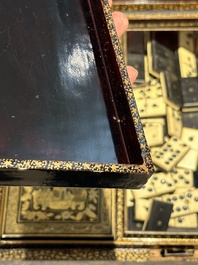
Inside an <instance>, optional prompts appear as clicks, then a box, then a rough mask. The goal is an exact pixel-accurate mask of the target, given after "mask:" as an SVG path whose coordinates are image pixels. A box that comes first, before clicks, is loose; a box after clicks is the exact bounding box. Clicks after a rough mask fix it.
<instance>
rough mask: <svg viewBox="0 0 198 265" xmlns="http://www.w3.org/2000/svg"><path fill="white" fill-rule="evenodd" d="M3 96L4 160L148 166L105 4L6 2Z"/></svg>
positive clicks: (0, 153)
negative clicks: (145, 164) (108, 25)
mask: <svg viewBox="0 0 198 265" xmlns="http://www.w3.org/2000/svg"><path fill="white" fill-rule="evenodd" d="M96 2H97V3H96ZM0 91H1V97H0V159H1V160H2V161H3V160H4V161H5V160H10V159H11V160H12V161H15V162H14V167H16V164H17V162H16V161H19V162H20V161H27V160H29V161H64V162H67V161H73V162H77V163H84V162H86V163H102V164H103V163H105V164H109V163H110V164H136V165H142V164H143V163H144V161H143V160H144V159H143V157H142V152H141V147H140V143H139V141H138V137H137V134H136V129H135V125H134V121H133V118H132V116H131V109H130V107H129V104H128V99H127V96H126V93H125V91H124V86H123V80H122V77H121V71H120V68H119V66H118V64H117V59H116V55H115V51H114V49H113V45H112V40H111V36H110V33H109V31H108V27H107V24H106V19H105V15H104V13H103V7H102V3H101V1H100V0H97V1H79V0H56V1H52V0H42V1H33V0H32V1H28V2H27V1H25V0H19V1H14V0H6V1H5V0H3V1H1V3H0ZM1 167H2V168H3V166H1ZM82 167H83V166H82ZM8 168H12V166H9V167H8ZM41 169H43V168H41ZM47 169H48V168H47ZM58 169H64V168H60V167H58ZM74 170H75V167H74ZM88 170H89V169H88ZM111 170H112V169H111Z"/></svg>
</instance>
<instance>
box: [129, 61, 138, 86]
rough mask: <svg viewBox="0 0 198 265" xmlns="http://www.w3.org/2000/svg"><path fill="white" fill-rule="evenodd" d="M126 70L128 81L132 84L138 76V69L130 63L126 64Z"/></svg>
mask: <svg viewBox="0 0 198 265" xmlns="http://www.w3.org/2000/svg"><path fill="white" fill-rule="evenodd" d="M127 71H128V75H129V79H130V82H131V84H133V83H134V82H135V80H136V78H137V77H138V71H137V70H136V69H135V68H134V67H133V66H130V65H128V66H127Z"/></svg>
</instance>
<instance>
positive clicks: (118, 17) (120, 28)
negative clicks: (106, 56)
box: [108, 0, 138, 84]
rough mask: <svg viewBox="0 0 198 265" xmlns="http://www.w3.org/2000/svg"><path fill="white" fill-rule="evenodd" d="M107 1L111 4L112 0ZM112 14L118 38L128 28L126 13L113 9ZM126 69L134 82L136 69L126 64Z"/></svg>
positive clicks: (136, 73)
mask: <svg viewBox="0 0 198 265" xmlns="http://www.w3.org/2000/svg"><path fill="white" fill-rule="evenodd" d="M108 1H109V5H110V6H112V0H108ZM112 16H113V21H114V24H115V28H116V31H117V34H118V38H120V37H121V36H122V35H123V34H124V33H125V32H126V31H127V28H128V24H129V23H128V19H127V17H126V15H125V14H124V13H122V12H118V11H114V12H113V13H112ZM127 71H128V74H129V79H130V81H131V84H133V83H134V81H135V79H136V78H137V76H138V71H137V70H136V69H135V68H134V67H132V66H129V65H128V66H127Z"/></svg>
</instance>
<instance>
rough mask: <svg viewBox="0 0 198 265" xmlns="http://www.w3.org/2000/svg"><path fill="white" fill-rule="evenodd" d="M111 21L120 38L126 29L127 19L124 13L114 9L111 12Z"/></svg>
mask: <svg viewBox="0 0 198 265" xmlns="http://www.w3.org/2000/svg"><path fill="white" fill-rule="evenodd" d="M112 16H113V21H114V24H115V28H116V31H117V34H118V38H120V37H121V36H122V35H123V34H124V32H125V31H126V30H127V28H128V25H129V21H128V19H127V17H126V15H125V14H123V13H122V12H119V11H115V12H113V13H112Z"/></svg>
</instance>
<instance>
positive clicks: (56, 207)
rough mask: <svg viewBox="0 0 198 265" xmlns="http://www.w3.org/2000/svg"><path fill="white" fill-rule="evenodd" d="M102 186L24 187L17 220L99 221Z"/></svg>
mask: <svg viewBox="0 0 198 265" xmlns="http://www.w3.org/2000/svg"><path fill="white" fill-rule="evenodd" d="M98 219H99V190H98V189H78V188H77V189H74V188H45V189H43V188H40V187H23V188H21V189H20V204H19V211H18V222H25V221H28V222H29V221H34V222H41V221H46V220H48V221H51V220H53V221H58V222H60V221H64V222H67V221H68V222H71V221H74V222H84V221H86V222H87V221H91V222H94V221H95V222H97V221H98Z"/></svg>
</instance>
